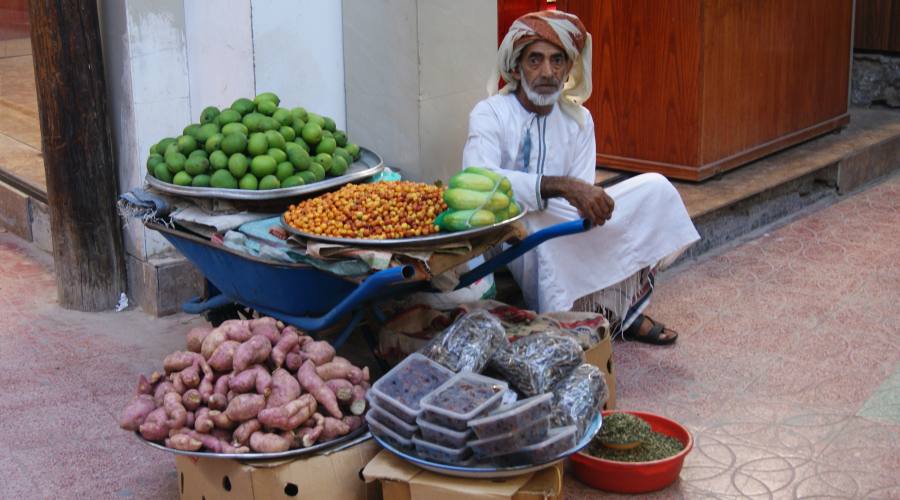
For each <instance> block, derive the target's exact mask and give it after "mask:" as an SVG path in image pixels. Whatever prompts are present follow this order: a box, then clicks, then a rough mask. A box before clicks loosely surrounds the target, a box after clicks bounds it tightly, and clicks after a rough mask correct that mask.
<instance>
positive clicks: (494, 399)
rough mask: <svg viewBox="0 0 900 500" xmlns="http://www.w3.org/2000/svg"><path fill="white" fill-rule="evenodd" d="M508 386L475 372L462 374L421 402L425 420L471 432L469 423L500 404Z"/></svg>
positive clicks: (456, 429) (445, 383)
mask: <svg viewBox="0 0 900 500" xmlns="http://www.w3.org/2000/svg"><path fill="white" fill-rule="evenodd" d="M508 388H509V386H508V385H507V383H506V382H504V381H502V380H497V379H493V378H489V377H485V376H483V375H478V374H476V373H472V372H461V373H458V374H456V375H455V376H453V378H451V379H450V380H448V381H446V382H444V384H443V385H441V386H440V387H438V388H437V389H435V390H434V392H432V393H431V394H429V395H428V396H426V397H425V399H423V400H422V402H421V408H422V410H423V411H422V418H423V420H427V421H428V422H431V423H432V424H437V425H440V426H443V427H446V428H448V429H452V430H455V431H465V430H466V429H468V425H469V421H470V420H472V419H473V418H476V417H479V416H481V415H483V414H484V413H487V412H489V411H491V410H493V409H495V408H496V407H497V406H499V405H500V401H501V400H502V398H503V393H504V392H506V389H508Z"/></svg>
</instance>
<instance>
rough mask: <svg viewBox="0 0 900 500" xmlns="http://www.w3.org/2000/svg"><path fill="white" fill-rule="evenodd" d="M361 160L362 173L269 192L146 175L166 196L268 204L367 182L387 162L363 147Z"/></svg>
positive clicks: (145, 179) (151, 183)
mask: <svg viewBox="0 0 900 500" xmlns="http://www.w3.org/2000/svg"><path fill="white" fill-rule="evenodd" d="M359 149H360V160H359V161H355V162H353V164H352V165H350V168H351V169H352V168H353V167H354V165H356V166H357V168H358V166H359V165H362V166H363V167H364V168H363V169H362V170H357V171H355V172H350V170H349V169H348V171H347V173H346V174H344V175H341V176H338V177H331V178H328V179H325V180H321V181H319V182H315V183H313V184H308V185H303V186H296V187H289V188H278V189H270V190H267V191H245V190H241V189H223V188H198V187H192V186H176V185H174V184H169V183H168V182H163V181H161V180H159V179H157V178H155V177H153V176H152V175H150V174H149V173H148V174H146V175H145V176H144V181H145V182H146V183H147V184H149V185H150V186H151V187H153V188H155V189H158V190H160V191H162V192H164V193H169V194H174V195H179V196H190V197H194V198H217V199H222V200H241V201H265V200H278V199H282V198H290V197H293V196H301V195H304V194H313V193H318V192H320V191H325V190H327V189H330V188H333V187H337V186H342V185H344V184H347V183H350V182H353V181H358V180H361V179H365V178H367V177H371V176H373V175H375V174H377V173H379V172H381V171H382V170H384V160H382V158H381V156H380V155H379V154H378V153H376V152H374V151H372V150H371V149H367V148H364V147H360V148H359Z"/></svg>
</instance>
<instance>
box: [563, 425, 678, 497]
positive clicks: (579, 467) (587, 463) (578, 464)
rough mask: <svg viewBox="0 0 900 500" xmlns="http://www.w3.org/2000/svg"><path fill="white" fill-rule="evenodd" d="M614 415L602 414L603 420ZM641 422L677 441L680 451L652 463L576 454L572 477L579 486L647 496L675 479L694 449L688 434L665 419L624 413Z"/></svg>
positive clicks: (573, 456)
mask: <svg viewBox="0 0 900 500" xmlns="http://www.w3.org/2000/svg"><path fill="white" fill-rule="evenodd" d="M611 413H616V412H615V411H604V412H603V416H604V417H606V416H607V415H609V414H611ZM620 413H630V414H632V415H635V416H637V417H640V418H642V419H644V420H645V421H646V422H647V423H648V424H650V428H651V429H653V430H654V431H656V432H660V433H662V434H665V435H667V436H672V437H673V438H675V439H677V440H679V441H681V443H682V444H684V449H683V450H681V451H680V452H678V454H677V455H674V456H671V457H669V458H664V459H662V460H656V461H653V462H615V461H612V460H604V459H602V458H597V457H593V456H591V455H588V454H587V452H580V453H576V454H575V455H572V466H573V468H574V469H575V477H577V478H578V479H579V480H580V481H581V482H583V483H585V484H587V485H588V486H591V487H593V488H597V489H600V490H605V491H612V492H615V493H648V492H651V491H656V490H661V489H663V488H665V487H666V486H668V485H670V484H672V483H674V482H675V480H676V479H678V474H680V473H681V466H682V465H683V464H684V457H686V456H687V454H688V453H690V451H691V448H692V447H693V446H694V439H693V438H692V437H691V433H690V432H688V430H687V429H685V428H684V427H683V426H681V425H680V424H678V422H675V421H674V420H669V419H668V418H665V417H662V416H660V415H655V414H653V413H645V412H642V411H626V412H620Z"/></svg>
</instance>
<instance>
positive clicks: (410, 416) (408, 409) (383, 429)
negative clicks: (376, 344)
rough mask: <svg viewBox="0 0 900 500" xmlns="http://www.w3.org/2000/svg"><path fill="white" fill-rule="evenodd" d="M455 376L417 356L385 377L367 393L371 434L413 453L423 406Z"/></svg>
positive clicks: (404, 361) (411, 357)
mask: <svg viewBox="0 0 900 500" xmlns="http://www.w3.org/2000/svg"><path fill="white" fill-rule="evenodd" d="M453 376H454V375H453V372H452V371H450V370H448V369H447V368H444V367H443V366H441V365H439V364H438V363H435V362H434V361H432V360H430V359H428V358H427V357H425V356H422V355H421V354H418V353H414V354H411V355H410V356H408V357H407V358H406V359H404V360H403V361H401V362H400V364H398V365H397V366H395V367H394V368H393V369H392V370H391V371H389V372H388V373H387V374H385V375H384V376H383V377H381V378H380V379H379V380H378V381H377V382H375V384H374V385H373V386H372V388H371V389H370V390H369V391H368V393H367V398H368V400H369V404H370V405H371V407H372V410H371V411H369V412H368V413H367V414H366V422H367V423H368V424H369V430H370V431H371V432H372V433H373V434H375V435H377V436H378V437H380V438H382V439H384V440H386V441H389V442H390V443H392V444H393V445H394V446H397V447H398V448H404V449H413V448H414V444H413V441H412V439H413V437H414V436H415V434H416V432H417V431H418V428H419V426H418V424H417V423H416V419H417V418H418V417H419V415H420V414H421V413H422V407H421V405H420V403H421V402H422V400H423V398H425V397H426V396H428V395H429V394H431V393H432V392H433V391H434V390H435V389H437V388H438V387H440V386H442V385H443V384H444V383H445V382H447V381H448V380H450V379H451V377H453Z"/></svg>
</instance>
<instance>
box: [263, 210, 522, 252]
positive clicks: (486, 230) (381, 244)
mask: <svg viewBox="0 0 900 500" xmlns="http://www.w3.org/2000/svg"><path fill="white" fill-rule="evenodd" d="M526 213H527V211H526V210H522V213H520V214H518V215H516V216H515V217H511V218H509V219H506V220H504V221H501V222H497V223H496V224H491V225H490V226H484V227H476V228H473V229H467V230H465V231H456V232H453V233H437V234H429V235H428V236H414V237H412V238H402V239H395V240H364V239H356V238H335V237H332V236H322V235H319V234H313V233H306V232H303V231H300V230H298V229H296V228H295V227H293V226H291V225H290V224H288V223H287V222H286V221H285V220H284V215H283V214H282V216H281V225H282V226H283V227H284V229H285V230H286V231H287V232H289V233H291V234H294V235H296V236H299V237H301V238H304V239H308V240H313V241H320V242H322V243H332V244H336V245H345V246H352V247H377V248H397V247H404V248H409V247H415V248H418V247H435V246H440V245H444V244H447V243H455V242H457V241H465V240H470V239H472V238H477V237H479V236H485V235H488V234H492V233H494V232H497V231H499V230H501V229H503V228H505V227H506V226H509V225H510V224H514V223H516V222H518V221H519V220H521V219H522V217H525V215H526Z"/></svg>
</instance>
